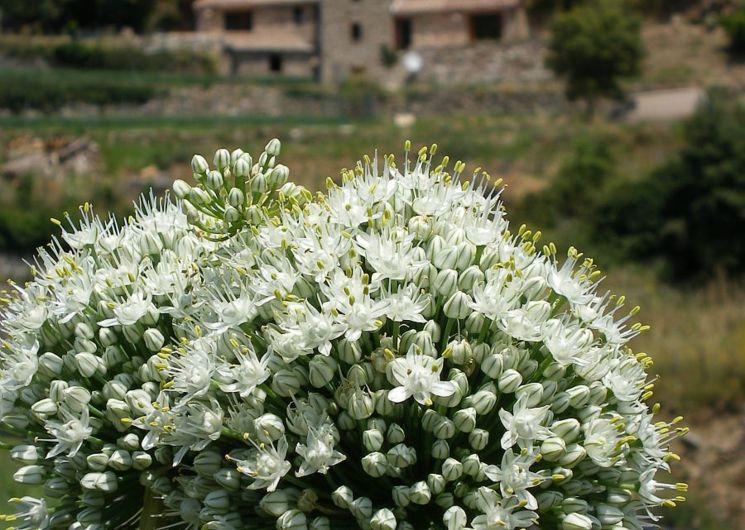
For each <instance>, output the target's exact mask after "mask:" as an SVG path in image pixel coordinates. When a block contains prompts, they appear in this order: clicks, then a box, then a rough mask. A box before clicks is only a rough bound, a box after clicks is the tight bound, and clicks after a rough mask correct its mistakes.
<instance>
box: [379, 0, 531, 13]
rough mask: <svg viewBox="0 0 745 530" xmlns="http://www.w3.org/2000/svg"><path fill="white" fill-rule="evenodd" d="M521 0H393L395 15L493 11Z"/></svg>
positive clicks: (514, 4) (513, 4) (518, 3)
mask: <svg viewBox="0 0 745 530" xmlns="http://www.w3.org/2000/svg"><path fill="white" fill-rule="evenodd" d="M521 3H522V2H521V0H393V4H392V6H391V11H392V12H393V13H394V14H396V15H414V14H419V13H436V12H442V11H493V10H499V9H505V8H508V7H515V6H519V5H520V4H521Z"/></svg>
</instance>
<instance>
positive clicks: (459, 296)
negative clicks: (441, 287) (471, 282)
mask: <svg viewBox="0 0 745 530" xmlns="http://www.w3.org/2000/svg"><path fill="white" fill-rule="evenodd" d="M470 302H471V297H470V296H468V295H467V294H466V293H464V292H463V291H456V292H455V293H454V294H453V295H452V296H451V297H450V298H449V299H448V301H447V302H445V305H444V306H443V309H442V311H443V313H445V316H446V317H448V318H452V319H456V320H460V319H462V318H466V317H467V316H468V314H469V313H470V312H471V308H470V306H469V304H470Z"/></svg>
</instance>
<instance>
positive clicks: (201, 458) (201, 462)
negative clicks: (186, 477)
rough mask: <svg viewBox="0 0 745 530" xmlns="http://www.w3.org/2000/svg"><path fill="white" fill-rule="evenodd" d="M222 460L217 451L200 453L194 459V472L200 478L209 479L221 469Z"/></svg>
mask: <svg viewBox="0 0 745 530" xmlns="http://www.w3.org/2000/svg"><path fill="white" fill-rule="evenodd" d="M222 463H223V458H222V455H221V454H220V453H218V452H217V451H200V452H199V453H197V455H196V456H195V457H194V470H195V471H196V472H197V473H199V474H200V475H202V476H205V477H211V476H212V475H214V474H215V473H217V472H218V471H219V470H220V468H221V467H222Z"/></svg>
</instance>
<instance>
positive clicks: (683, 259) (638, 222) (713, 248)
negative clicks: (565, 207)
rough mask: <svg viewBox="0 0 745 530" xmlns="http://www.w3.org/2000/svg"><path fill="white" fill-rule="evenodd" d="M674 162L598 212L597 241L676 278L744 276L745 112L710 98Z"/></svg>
mask: <svg viewBox="0 0 745 530" xmlns="http://www.w3.org/2000/svg"><path fill="white" fill-rule="evenodd" d="M684 137H685V145H684V147H683V148H682V149H681V151H680V153H679V155H678V156H677V157H676V158H675V159H674V160H671V161H670V162H668V163H666V164H664V165H663V166H662V167H660V168H658V169H657V170H655V171H654V172H652V173H651V174H650V175H649V177H647V178H646V179H644V180H643V181H642V182H640V183H637V184H626V185H624V186H623V187H621V188H619V189H617V190H614V192H613V193H611V194H610V195H609V196H608V197H607V199H606V200H605V201H603V202H602V203H601V204H600V205H599V207H598V210H597V213H596V215H595V218H596V219H597V220H598V224H597V236H598V239H609V238H612V239H614V240H616V241H624V239H626V241H624V242H623V244H624V245H625V246H626V247H627V249H628V251H629V253H630V255H632V256H635V257H650V256H651V257H662V258H664V260H665V262H666V264H667V266H668V268H669V269H670V271H671V272H672V274H673V275H674V277H677V278H684V277H692V276H698V275H712V274H714V273H716V272H720V271H721V272H725V273H730V274H741V273H742V272H745V239H744V238H742V237H740V234H741V233H742V230H743V227H745V107H744V106H743V105H742V104H740V103H737V102H736V101H734V100H733V99H732V98H731V97H729V96H728V95H726V94H724V93H721V92H716V91H715V92H712V93H710V95H709V98H708V99H707V100H706V101H705V102H703V103H702V104H701V106H700V107H699V109H698V111H697V112H696V114H695V116H693V118H691V119H690V121H689V122H688V123H687V124H686V126H685V132H684Z"/></svg>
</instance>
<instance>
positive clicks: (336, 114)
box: [0, 0, 745, 530]
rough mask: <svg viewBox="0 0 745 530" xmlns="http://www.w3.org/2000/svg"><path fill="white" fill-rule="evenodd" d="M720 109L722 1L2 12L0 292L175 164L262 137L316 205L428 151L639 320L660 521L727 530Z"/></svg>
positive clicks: (744, 107) (740, 410)
mask: <svg viewBox="0 0 745 530" xmlns="http://www.w3.org/2000/svg"><path fill="white" fill-rule="evenodd" d="M744 95H745V3H743V2H738V1H736V0H730V1H727V0H625V1H624V0H585V1H581V0H574V1H572V0H196V1H190V0H35V1H33V2H30V1H28V0H2V1H1V2H0V279H2V278H8V279H13V280H15V281H18V282H21V281H24V280H26V279H28V273H27V270H26V266H25V265H24V264H23V260H24V259H28V257H29V256H31V255H32V254H33V251H34V249H35V248H36V247H37V246H39V245H42V244H44V243H45V242H47V241H48V240H49V238H50V236H51V234H53V233H54V232H55V230H54V225H53V224H52V223H50V221H49V218H50V217H59V215H60V214H61V212H62V211H64V210H69V211H70V212H71V213H73V214H74V212H75V211H76V209H77V206H78V205H79V204H80V203H82V202H84V201H89V202H93V203H94V204H95V206H96V208H97V209H98V211H99V212H104V211H107V210H112V211H115V212H116V213H117V214H118V215H121V216H125V215H127V214H128V212H130V211H131V201H132V200H133V199H134V198H135V197H136V196H137V195H138V194H139V193H140V192H142V191H144V190H148V189H150V188H153V189H154V190H155V191H156V192H158V193H162V192H163V191H164V190H165V189H167V188H168V187H169V185H170V183H171V182H172V180H173V179H175V178H184V179H189V178H190V170H189V161H190V158H191V155H192V154H193V153H195V152H199V153H204V154H205V155H208V154H209V153H211V152H214V150H215V149H217V148H218V147H223V146H224V147H228V148H229V149H232V148H235V147H241V148H244V149H245V150H247V151H256V150H258V149H260V148H261V147H263V145H264V143H265V142H266V140H267V139H269V138H270V137H273V136H276V137H279V138H280V139H282V141H283V143H284V149H283V155H282V158H283V162H284V163H285V164H287V165H288V166H289V167H290V168H291V169H292V171H293V176H292V178H294V179H295V181H297V182H300V183H302V184H304V185H306V186H308V187H310V188H312V189H319V188H320V187H321V185H322V183H323V182H324V180H325V179H326V178H327V177H331V178H336V177H337V176H338V174H339V169H340V168H342V167H350V166H352V165H353V164H354V161H355V160H357V158H358V157H359V156H361V155H362V154H364V153H372V152H373V150H374V149H376V148H377V149H378V150H379V151H381V152H386V153H387V152H400V151H401V149H402V145H403V142H404V140H405V139H407V138H410V139H412V140H413V142H414V143H415V145H423V144H430V143H432V142H437V143H438V144H439V146H440V152H441V153H448V154H449V155H450V156H451V158H452V159H462V160H464V161H466V162H468V163H469V164H470V166H471V167H476V166H481V167H484V168H486V169H488V170H489V172H490V173H491V174H492V175H495V176H499V177H503V178H504V179H505V182H506V184H507V190H506V192H505V194H504V199H505V201H506V203H507V206H508V209H509V212H510V215H511V219H512V222H513V224H515V225H519V224H522V223H526V224H527V225H529V226H530V227H531V228H536V227H540V228H541V229H542V230H543V233H544V241H546V242H547V241H555V242H556V244H557V245H558V246H559V248H560V249H562V250H566V249H567V248H568V246H569V245H575V246H577V247H578V248H579V249H580V250H582V251H583V252H585V253H586V255H590V256H594V257H596V261H597V262H598V263H599V265H600V266H601V268H602V269H603V270H604V271H606V275H607V276H606V278H605V280H604V282H603V283H604V285H605V287H606V288H608V289H612V290H614V291H616V292H620V293H625V294H626V295H627V298H628V299H629V300H630V301H631V302H632V305H633V304H636V303H638V304H640V305H641V307H642V311H641V318H642V320H643V321H644V322H645V323H648V324H650V325H651V326H652V327H651V330H650V331H648V332H646V333H644V334H642V335H641V336H640V337H638V338H637V339H635V344H634V346H635V348H636V349H637V350H638V351H645V352H648V353H650V354H652V356H653V357H654V359H655V360H656V364H655V366H654V368H653V369H654V373H655V375H659V379H658V380H657V381H656V382H655V385H656V390H655V391H656V396H657V397H658V399H659V400H660V401H662V402H663V403H664V406H663V409H662V410H663V414H664V415H666V416H669V417H674V416H676V415H678V414H685V416H686V419H687V423H688V424H689V425H690V426H691V429H692V430H691V434H690V436H689V437H688V438H687V439H686V440H685V443H680V444H679V446H678V447H677V450H678V452H679V453H680V454H681V456H682V457H683V462H682V463H681V464H680V465H679V466H678V467H677V468H676V470H675V474H676V480H684V481H688V482H690V484H691V492H690V495H689V501H688V502H687V503H685V504H684V505H682V506H681V507H680V508H679V509H678V510H675V511H672V512H670V513H669V514H667V519H666V520H665V523H664V524H665V525H666V526H667V527H670V528H676V529H681V530H683V529H686V530H695V529H701V530H704V529H707V530H708V529H722V530H728V529H733V530H739V529H742V528H745V286H744V285H743V272H745V103H744V102H743V101H745V100H744V98H743V96H744ZM208 158H211V157H210V156H208ZM11 472H12V465H11V464H10V463H9V461H8V460H7V459H5V458H4V457H2V459H1V460H0V490H2V491H0V497H2V498H5V497H7V496H10V495H15V494H19V493H21V494H22V492H20V491H18V490H17V489H16V488H15V487H14V486H13V484H12V482H11V481H10V479H9V477H10V474H11Z"/></svg>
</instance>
